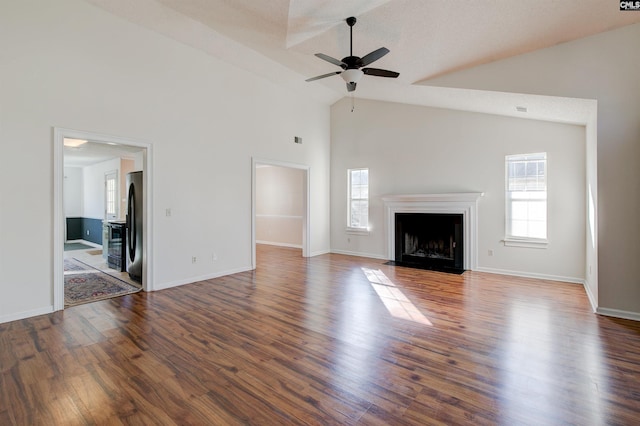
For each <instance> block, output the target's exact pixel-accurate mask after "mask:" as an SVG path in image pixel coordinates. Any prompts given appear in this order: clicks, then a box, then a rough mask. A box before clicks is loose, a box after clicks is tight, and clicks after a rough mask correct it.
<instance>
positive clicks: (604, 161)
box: [431, 24, 640, 319]
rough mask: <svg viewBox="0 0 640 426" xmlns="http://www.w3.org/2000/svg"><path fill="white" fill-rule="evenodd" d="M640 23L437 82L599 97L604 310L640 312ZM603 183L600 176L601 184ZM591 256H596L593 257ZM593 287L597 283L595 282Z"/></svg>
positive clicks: (600, 296)
mask: <svg viewBox="0 0 640 426" xmlns="http://www.w3.org/2000/svg"><path fill="white" fill-rule="evenodd" d="M638 40H640V24H635V25H630V26H627V27H623V28H620V29H617V30H613V31H609V32H605V33H601V34H597V35H594V36H591V37H586V38H583V39H579V40H575V41H572V42H568V43H564V44H560V45H557V46H554V47H550V48H547V49H542V50H538V51H535V52H531V53H528V54H524V55H520V56H516V57H513V58H509V59H505V60H502V61H497V62H493V63H490V64H486V65H481V66H478V67H475V68H471V69H469V70H464V71H461V72H459V73H455V74H452V75H450V76H446V77H443V78H441V79H435V80H433V81H432V82H431V83H432V84H433V85H446V86H454V87H461V88H470V89H482V90H498V91H504V92H518V93H532V94H540V95H552V96H565V97H574V98H590V99H597V101H598V114H597V129H596V128H593V129H590V131H591V132H593V133H595V132H597V144H598V148H597V150H598V154H597V169H598V170H597V176H598V179H597V186H598V199H597V200H596V202H597V206H598V230H599V233H598V235H597V239H596V242H597V243H598V248H597V250H598V265H591V266H592V273H596V274H598V283H599V285H598V288H597V289H595V290H596V291H597V294H596V295H595V296H596V299H597V304H598V306H599V311H600V312H603V313H607V314H612V315H616V316H626V317H630V318H635V319H640V285H638V277H640V262H638V259H639V258H640V244H639V243H638V242H639V241H640V227H638V225H637V216H638V212H640V168H638V167H637V163H638V159H640V143H639V141H640V124H639V123H640V96H639V94H640V78H638V76H639V75H640V49H638V48H636V47H634V44H637V41H638ZM590 164H591V167H595V162H594V161H591V162H590ZM594 183H595V182H592V184H594ZM593 258H594V257H593V256H590V259H593ZM591 288H592V291H593V289H594V287H591Z"/></svg>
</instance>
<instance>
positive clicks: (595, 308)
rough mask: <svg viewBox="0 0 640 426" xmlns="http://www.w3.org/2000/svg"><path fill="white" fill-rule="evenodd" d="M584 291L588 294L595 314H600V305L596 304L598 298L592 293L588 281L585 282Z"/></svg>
mask: <svg viewBox="0 0 640 426" xmlns="http://www.w3.org/2000/svg"><path fill="white" fill-rule="evenodd" d="M584 291H585V293H587V297H588V298H589V303H590V304H591V309H593V312H598V303H596V298H595V296H594V295H593V293H591V288H589V283H588V282H587V281H586V280H585V282H584Z"/></svg>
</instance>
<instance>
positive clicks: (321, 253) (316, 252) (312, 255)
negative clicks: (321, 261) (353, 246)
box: [309, 250, 331, 257]
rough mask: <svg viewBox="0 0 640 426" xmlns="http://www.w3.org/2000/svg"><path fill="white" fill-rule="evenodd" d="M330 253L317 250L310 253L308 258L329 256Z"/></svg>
mask: <svg viewBox="0 0 640 426" xmlns="http://www.w3.org/2000/svg"><path fill="white" fill-rule="evenodd" d="M330 253H331V251H330V250H319V251H314V252H312V253H311V254H310V255H309V257H314V256H322V255H323V254H330Z"/></svg>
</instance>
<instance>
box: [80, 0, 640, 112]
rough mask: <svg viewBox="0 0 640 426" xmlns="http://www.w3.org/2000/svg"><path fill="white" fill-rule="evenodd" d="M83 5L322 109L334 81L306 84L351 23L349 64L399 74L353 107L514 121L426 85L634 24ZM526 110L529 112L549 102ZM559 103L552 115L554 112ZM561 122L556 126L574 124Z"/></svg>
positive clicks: (321, 6)
mask: <svg viewBox="0 0 640 426" xmlns="http://www.w3.org/2000/svg"><path fill="white" fill-rule="evenodd" d="M86 1H87V2H89V3H92V4H95V5H97V6H99V7H101V8H103V9H105V10H107V11H109V12H111V13H113V14H115V15H118V16H120V17H123V18H125V19H127V20H129V21H131V22H134V23H136V24H139V25H141V26H144V27H147V28H150V29H152V30H154V31H157V32H159V33H162V34H164V35H167V36H169V37H172V38H174V39H176V40H179V41H181V42H182V43H185V44H188V45H191V46H193V47H196V48H198V49H201V50H203V51H205V52H207V53H209V54H211V55H214V56H216V57H219V58H221V59H223V60H226V61H228V62H231V63H233V64H235V65H238V66H241V67H243V68H245V69H248V70H250V71H252V72H254V73H256V74H258V75H261V76H263V77H266V78H268V79H270V80H272V81H274V82H277V83H278V84H281V85H283V86H286V87H289V88H291V89H293V90H305V91H308V92H309V93H310V96H314V97H316V98H317V99H319V100H322V101H325V102H328V103H333V102H335V101H337V100H339V99H340V98H342V97H344V96H346V95H347V92H346V88H345V85H344V82H343V81H342V79H340V78H339V77H337V76H334V77H329V78H326V79H323V80H318V81H314V82H311V83H305V82H304V79H306V78H308V77H313V76H316V75H320V74H325V73H329V72H332V71H336V70H339V68H338V67H336V66H334V65H332V64H330V63H328V62H325V61H323V60H320V59H319V58H317V57H315V56H314V54H315V53H319V52H320V53H324V54H327V55H329V56H332V57H334V58H338V59H341V58H343V57H345V56H348V54H349V27H348V26H347V25H346V23H345V22H344V19H345V18H346V17H348V16H356V17H357V19H358V22H357V23H356V25H355V27H354V41H353V44H354V46H353V49H354V55H357V56H364V55H365V54H367V53H369V52H371V51H373V50H375V49H377V48H379V47H382V46H384V47H387V48H388V49H390V50H391V53H389V54H388V55H386V56H385V57H384V58H382V59H380V60H379V61H376V62H375V63H374V64H373V65H372V66H374V67H376V68H383V69H389V70H394V71H398V72H400V77H399V78H398V79H387V78H379V77H373V76H364V77H363V79H362V80H361V81H360V83H359V84H358V88H357V91H356V92H355V96H356V97H362V98H367V99H378V100H385V101H393V102H406V103H412V104H421V105H430V106H441V107H447V108H459V109H464V110H479V111H482V112H490V113H500V111H501V109H502V108H507V109H508V110H509V111H513V109H514V108H513V103H512V102H513V101H514V100H515V99H513V96H514V95H513V94H499V93H496V92H492V93H485V94H479V93H471V92H470V91H466V90H462V89H447V88H442V87H431V86H429V81H430V79H431V78H434V77H439V76H443V75H446V74H448V73H451V72H454V71H459V70H462V69H467V68H470V67H473V66H476V65H479V64H484V63H488V62H492V61H496V60H499V59H504V58H507V57H510V56H514V55H518V54H521V53H525V52H530V51H533V50H537V49H541V48H545V47H549V46H553V45H556V44H559V43H563V42H566V41H570V40H574V39H577V38H581V37H585V36H588V35H592V34H596V33H599V32H603V31H607V30H611V29H615V28H618V27H622V26H625V25H630V24H633V23H637V22H640V13H626V12H620V11H619V9H618V2H616V1H613V0H607V1H604V0H580V1H579V2H572V1H559V0H517V1H514V0H474V1H470V0H469V1H460V0H459V1H447V0H352V1H344V0H342V1H340V0H269V1H257V0H136V1H135V2H131V1H130V0H86ZM476 92H477V91H476ZM527 100H528V101H530V103H529V105H533V106H534V108H533V109H534V110H535V104H536V102H539V103H543V104H544V103H545V102H547V100H545V99H543V98H541V97H539V98H527ZM558 102H559V101H558V100H555V101H552V103H553V105H552V108H551V109H554V108H556V109H558V110H562V108H561V107H560V106H559V105H558ZM474 105H476V106H474ZM573 107H575V105H573ZM505 113H506V110H505ZM554 113H555V112H554ZM509 114H511V112H510V113H509ZM567 114H568V115H562V114H560V115H559V116H557V117H556V118H557V119H559V120H561V121H576V117H573V116H571V114H575V111H574V112H573V113H571V112H568V113H567ZM534 118H540V119H549V117H546V116H539V117H534ZM578 121H580V119H578Z"/></svg>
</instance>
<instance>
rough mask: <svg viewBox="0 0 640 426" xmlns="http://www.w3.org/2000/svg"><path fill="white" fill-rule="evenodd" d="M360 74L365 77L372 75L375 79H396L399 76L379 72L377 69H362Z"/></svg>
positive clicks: (383, 71)
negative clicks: (363, 74)
mask: <svg viewBox="0 0 640 426" xmlns="http://www.w3.org/2000/svg"><path fill="white" fill-rule="evenodd" d="M362 72H363V73H365V74H366V75H374V76H376V77H391V78H396V77H398V76H399V75H400V73H399V72H395V71H389V70H381V69H379V68H362Z"/></svg>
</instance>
